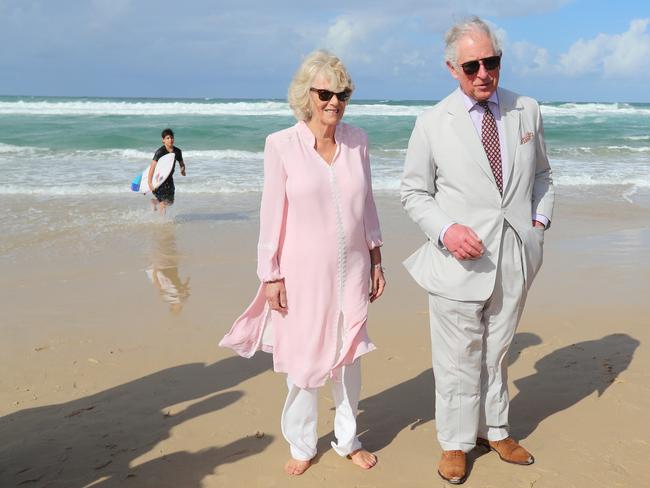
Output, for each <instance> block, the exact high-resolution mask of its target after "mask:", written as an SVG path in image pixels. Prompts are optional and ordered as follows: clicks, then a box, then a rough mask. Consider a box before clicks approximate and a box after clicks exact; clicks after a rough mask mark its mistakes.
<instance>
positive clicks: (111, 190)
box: [0, 172, 650, 199]
mask: <svg viewBox="0 0 650 488" xmlns="http://www.w3.org/2000/svg"><path fill="white" fill-rule="evenodd" d="M200 181H201V182H200V183H197V182H188V181H183V183H182V184H179V185H177V190H178V193H179V194H187V195H201V194H205V195H209V194H236V193H249V192H260V191H261V190H262V184H263V182H262V175H261V174H257V175H255V176H253V177H251V178H246V179H243V178H242V179H239V180H223V179H222V180H218V181H209V180H207V179H201V180H200ZM554 181H555V183H556V184H557V185H558V186H572V187H598V186H617V187H620V186H623V187H628V186H629V187H637V188H644V189H645V188H650V175H647V176H631V175H627V176H626V175H621V174H612V175H604V174H593V175H589V174H557V173H556V174H555V175H554ZM399 186H400V175H399V174H396V173H394V172H387V173H385V174H381V173H379V174H377V173H375V175H374V176H373V189H374V190H377V191H398V190H399ZM0 195H26V196H37V197H38V196H40V197H92V196H98V195H114V196H117V195H122V196H123V197H124V198H134V199H137V198H142V194H140V193H137V192H132V191H130V188H129V185H128V184H103V185H101V184H100V185H90V184H79V185H56V186H42V187H37V186H33V185H29V186H27V185H16V184H8V185H0Z"/></svg>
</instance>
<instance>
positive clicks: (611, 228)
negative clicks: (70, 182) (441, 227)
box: [0, 187, 650, 488]
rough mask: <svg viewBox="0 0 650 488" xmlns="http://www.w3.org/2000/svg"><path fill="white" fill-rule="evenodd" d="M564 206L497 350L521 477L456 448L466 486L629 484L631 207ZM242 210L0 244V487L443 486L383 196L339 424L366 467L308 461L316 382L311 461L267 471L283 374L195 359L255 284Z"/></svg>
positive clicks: (643, 359) (400, 218) (262, 361)
mask: <svg viewBox="0 0 650 488" xmlns="http://www.w3.org/2000/svg"><path fill="white" fill-rule="evenodd" d="M571 192H572V193H570V192H569V188H567V187H565V188H562V187H560V189H559V191H558V198H557V205H556V209H557V210H556V215H555V218H554V221H553V227H552V229H550V231H549V232H548V233H547V234H546V243H545V247H546V255H545V265H544V267H543V268H542V271H541V272H540V275H539V277H538V278H537V281H536V283H535V285H534V287H533V289H532V290H531V293H530V295H529V298H528V305H527V308H526V312H525V314H524V316H523V319H522V322H521V325H520V328H519V330H518V333H517V335H516V337H515V343H514V345H513V347H512V350H511V357H510V361H511V368H510V392H511V398H512V403H511V424H512V433H513V435H514V436H515V437H516V438H519V439H522V440H523V443H524V445H525V446H526V447H528V448H529V449H530V450H531V451H532V452H533V453H534V455H535V457H536V463H535V464H534V465H532V466H529V467H521V466H513V465H508V464H506V463H503V462H501V461H500V460H499V459H498V457H497V456H496V454H495V453H485V452H483V451H478V450H475V451H474V452H473V454H472V456H471V468H470V474H469V479H468V481H467V482H466V484H465V486H467V487H481V488H487V487H495V488H496V487H499V488H508V487H526V488H530V487H535V488H540V487H543V488H546V487H548V488H555V487H562V488H569V487H577V488H583V487H584V488H596V487H603V488H612V487H632V486H650V473H648V471H647V460H648V456H649V454H650V440H649V439H650V422H649V420H650V413H649V412H650V373H649V371H650V359H649V358H650V355H649V354H648V350H647V348H648V343H650V319H649V318H648V317H649V316H650V313H649V312H650V299H649V297H650V293H649V291H650V205H645V206H640V205H636V204H631V203H628V202H627V201H625V200H622V199H620V198H618V197H617V198H615V197H614V193H616V194H617V195H618V194H620V192H614V193H612V194H611V195H609V194H604V193H595V192H594V193H592V194H575V193H574V192H575V190H571ZM16 198H17V197H16ZM258 199H259V195H258V194H250V196H248V197H237V199H236V200H233V199H229V198H228V197H218V198H216V197H215V198H213V199H212V200H207V201H206V202H204V204H203V206H202V207H199V208H198V210H196V211H195V212H192V213H184V211H183V207H182V206H180V205H179V206H178V208H177V209H176V210H175V211H176V212H177V213H176V215H175V217H174V220H173V222H167V223H160V222H158V223H156V222H154V221H152V223H151V224H150V225H145V226H139V227H138V228H137V233H136V232H134V228H133V227H129V226H126V227H113V228H110V229H109V230H106V231H104V232H100V233H84V232H83V231H79V232H77V233H75V234H74V235H70V234H66V233H65V232H59V233H57V232H56V229H48V230H45V229H44V230H43V233H44V234H45V233H46V232H47V233H48V234H47V235H46V236H45V237H43V236H41V237H39V236H38V235H33V234H32V235H24V236H11V239H12V242H13V246H11V245H6V242H7V241H6V242H5V245H4V246H3V253H2V254H3V256H2V258H1V260H0V263H2V280H0V304H1V309H2V320H1V321H0V324H1V325H0V333H1V337H2V341H1V342H0V358H2V365H3V368H2V371H3V372H2V375H1V376H0V439H1V442H2V445H1V447H0V487H2V488H5V487H10V486H28V487H32V486H33V487H62V488H81V487H86V486H96V487H104V486H125V487H128V486H133V487H182V488H194V487H196V488H198V487H226V486H228V487H240V486H241V487H243V486H246V487H264V488H270V487H285V486H287V487H290V486H301V487H305V488H311V487H331V486H336V487H339V486H340V487H364V488H370V487H431V486H447V485H446V484H445V483H444V482H443V481H442V480H441V479H439V478H438V476H437V475H436V472H435V469H436V468H435V467H436V463H437V460H438V457H439V453H440V450H439V449H440V448H439V446H438V444H437V442H436V440H435V412H434V408H433V377H432V373H431V359H430V343H429V336H428V317H427V301H426V296H425V293H424V292H423V291H422V290H420V289H419V288H418V287H417V285H416V284H415V283H414V282H413V281H411V279H410V278H409V277H408V276H407V274H406V272H405V270H404V269H403V268H402V266H401V264H400V262H401V260H402V259H404V258H405V257H406V256H407V255H408V254H409V253H410V252H411V251H412V250H414V249H415V248H416V247H417V246H418V245H419V243H420V242H421V241H422V237H421V233H420V232H419V230H418V229H417V228H416V227H415V226H414V225H413V224H411V223H410V222H409V221H408V219H407V217H406V216H405V215H404V213H403V212H402V209H401V206H400V205H399V201H398V198H397V197H396V195H395V194H381V195H378V198H377V200H378V207H379V213H380V218H381V221H382V227H383V232H384V238H385V241H386V245H385V247H384V262H385V265H386V267H387V279H388V289H387V291H386V294H385V295H384V297H383V298H382V299H380V300H379V301H378V302H377V303H376V304H373V305H372V306H371V316H370V323H369V331H370V335H371V337H372V338H373V340H374V342H375V343H376V344H377V346H378V350H377V351H375V352H373V353H371V354H369V355H368V356H366V357H365V358H364V360H363V362H362V366H363V374H364V383H363V390H362V401H361V405H360V408H361V411H360V414H359V430H360V432H361V439H362V441H363V442H364V445H365V447H367V448H368V449H370V450H372V451H375V452H376V453H377V455H378V457H379V464H378V465H377V466H376V467H375V468H374V469H372V470H370V471H367V472H364V471H362V470H360V469H359V468H356V467H354V466H353V465H352V464H351V463H350V462H349V461H346V460H345V459H341V458H339V457H338V456H337V455H336V454H335V453H334V452H333V450H332V449H331V448H330V447H329V441H330V440H331V437H332V432H331V431H332V420H333V417H332V411H331V410H330V408H331V398H330V395H329V390H328V389H327V388H326V389H323V390H322V393H321V403H320V430H319V432H320V433H321V435H322V437H321V440H320V442H319V448H320V449H319V450H320V453H319V456H318V458H317V460H316V463H315V465H314V466H313V467H311V468H310V469H309V470H308V471H307V472H306V473H305V474H304V475H303V476H301V477H299V478H289V477H288V476H286V475H285V474H284V473H283V471H282V466H283V464H284V462H285V461H286V459H287V457H288V448H287V446H286V444H285V441H284V439H283V438H282V435H281V432H280V423H279V415H280V411H281V409H282V404H283V400H284V396H285V383H284V377H283V376H282V375H278V374H275V373H273V372H272V371H271V369H270V367H271V361H270V357H269V356H268V355H266V354H264V353H258V354H257V356H256V357H255V358H253V359H251V360H244V359H242V358H238V357H234V356H233V354H232V353H231V352H230V351H229V350H225V349H220V348H218V347H217V342H218V340H219V339H220V338H221V336H222V335H223V334H224V333H225V331H226V330H227V329H228V328H229V327H230V324H231V323H232V321H233V320H234V319H235V318H236V317H237V315H238V314H239V313H240V312H241V311H242V310H243V309H244V307H245V306H246V305H247V304H248V303H249V301H250V299H251V298H252V297H253V295H254V293H255V290H256V286H257V279H256V276H255V248H256V241H257V215H256V214H257V205H258ZM7 200H9V199H7ZM19 203H20V202H18V201H16V200H15V199H14V200H11V201H7V205H6V206H8V207H9V208H11V206H12V205H19ZM52 203H53V205H52V206H51V208H53V209H58V210H51V211H52V212H56V211H60V212H61V216H60V217H61V219H62V220H63V219H65V215H66V214H65V212H68V211H72V209H66V208H62V206H61V205H57V202H56V200H55V199H53V201H52ZM100 209H101V206H100V205H98V211H100ZM147 270H148V271H149V273H147ZM154 275H155V276H156V279H153V278H152V277H153V276H154Z"/></svg>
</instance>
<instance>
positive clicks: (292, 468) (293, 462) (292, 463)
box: [284, 458, 311, 476]
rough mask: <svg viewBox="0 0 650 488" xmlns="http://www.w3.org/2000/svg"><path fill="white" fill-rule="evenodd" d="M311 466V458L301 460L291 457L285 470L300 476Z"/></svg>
mask: <svg viewBox="0 0 650 488" xmlns="http://www.w3.org/2000/svg"><path fill="white" fill-rule="evenodd" d="M309 466H311V460H309V461H300V460H298V459H293V458H291V459H289V460H288V461H287V464H285V465H284V472H285V473H287V474H290V475H292V476H300V475H301V474H302V473H304V472H305V471H307V468H309Z"/></svg>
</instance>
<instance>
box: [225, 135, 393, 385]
mask: <svg viewBox="0 0 650 488" xmlns="http://www.w3.org/2000/svg"><path fill="white" fill-rule="evenodd" d="M335 139H336V143H337V149H336V154H335V156H334V159H333V161H332V164H331V165H328V164H327V163H326V162H325V160H323V158H321V156H320V155H319V154H318V153H317V152H316V150H315V149H314V145H315V142H316V139H315V137H314V135H313V134H312V132H311V130H310V129H309V128H308V127H307V125H306V124H305V123H304V122H298V123H297V124H296V125H295V126H293V127H290V128H288V129H285V130H282V131H279V132H276V133H274V134H271V135H270V136H268V138H267V140H266V147H265V150H264V191H263V193H262V205H261V210H260V238H259V243H258V265H257V274H258V276H259V278H260V280H261V281H270V280H276V279H279V278H284V283H285V287H286V291H287V307H288V311H287V313H286V314H282V313H280V312H277V311H275V310H271V309H270V308H269V306H268V304H267V302H266V300H265V296H264V288H263V285H260V288H259V290H258V293H257V296H256V297H255V299H254V300H253V302H252V303H251V304H250V306H249V307H248V308H247V309H246V311H245V312H244V313H243V314H242V315H241V317H239V318H238V319H237V320H236V321H235V323H234V324H233V326H232V328H231V330H230V332H228V333H227V334H226V336H225V337H224V338H223V339H222V340H221V342H220V343H219V345H220V346H225V347H230V348H232V349H233V350H234V351H235V352H237V353H238V354H240V355H241V356H244V357H250V356H252V355H253V354H254V353H255V351H257V350H259V349H263V350H264V351H266V352H272V353H273V365H274V369H275V371H277V372H283V373H287V374H288V375H289V377H290V378H291V380H292V381H293V383H294V384H295V385H296V386H299V387H301V388H314V387H319V386H322V385H323V384H324V383H325V381H326V380H327V378H328V377H329V376H330V375H331V374H332V372H333V370H335V369H336V368H338V367H340V366H341V365H345V364H351V363H352V362H353V361H354V360H355V359H356V358H357V357H359V356H361V355H362V354H365V353H367V352H370V351H372V350H373V349H375V346H374V344H372V342H371V341H370V339H369V337H368V334H367V332H366V321H367V318H368V302H369V300H368V290H369V279H370V253H369V249H373V248H375V247H377V246H381V244H382V241H381V232H380V229H379V219H378V218H377V209H376V207H375V201H374V199H373V195H372V186H371V179H370V160H369V158H368V137H367V136H366V134H365V132H363V131H362V130H361V129H358V128H355V127H352V126H350V125H347V124H344V123H339V124H338V125H337V127H336V135H335Z"/></svg>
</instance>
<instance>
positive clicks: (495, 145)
mask: <svg viewBox="0 0 650 488" xmlns="http://www.w3.org/2000/svg"><path fill="white" fill-rule="evenodd" d="M478 104H479V105H480V106H481V107H483V110H485V113H484V114H483V123H482V124H481V142H482V143H483V148H484V149H485V154H486V155H487V158H488V161H489V162H490V168H492V173H493V174H494V179H495V180H496V182H497V187H498V188H499V193H501V194H503V171H502V169H501V146H500V145H499V131H498V130H497V123H496V121H495V120H494V115H492V111H491V110H490V107H489V106H488V103H487V102H478Z"/></svg>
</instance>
